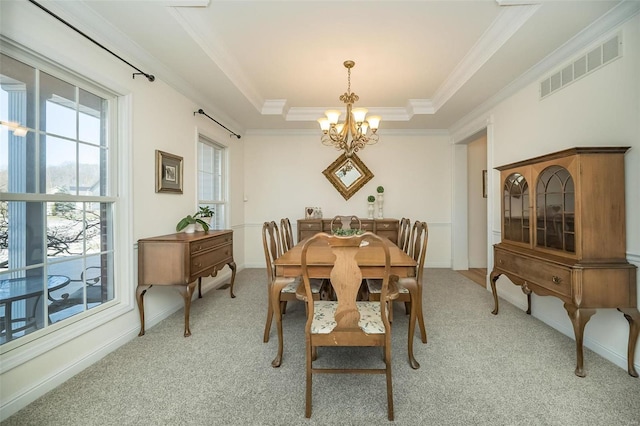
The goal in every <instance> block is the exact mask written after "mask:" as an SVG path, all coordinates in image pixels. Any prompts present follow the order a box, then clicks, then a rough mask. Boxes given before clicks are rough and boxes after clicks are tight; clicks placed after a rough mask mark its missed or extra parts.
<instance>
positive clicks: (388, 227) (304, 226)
mask: <svg viewBox="0 0 640 426" xmlns="http://www.w3.org/2000/svg"><path fill="white" fill-rule="evenodd" d="M331 220H332V218H330V219H298V242H300V241H302V240H304V239H306V238H309V237H311V236H313V235H315V234H317V233H318V232H327V233H331ZM360 221H361V222H362V230H363V231H370V232H373V233H374V234H378V235H380V236H381V237H386V238H388V239H390V240H391V241H393V243H394V244H398V226H399V223H400V221H399V220H398V219H363V218H360ZM352 226H354V224H352Z"/></svg>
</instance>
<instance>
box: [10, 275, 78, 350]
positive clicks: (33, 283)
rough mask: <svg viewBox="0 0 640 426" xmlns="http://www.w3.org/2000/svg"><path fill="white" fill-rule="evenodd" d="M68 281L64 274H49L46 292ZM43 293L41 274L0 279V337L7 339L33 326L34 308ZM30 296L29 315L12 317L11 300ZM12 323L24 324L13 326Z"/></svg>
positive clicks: (58, 288) (34, 324) (58, 287)
mask: <svg viewBox="0 0 640 426" xmlns="http://www.w3.org/2000/svg"><path fill="white" fill-rule="evenodd" d="M69 282H71V279H70V278H69V277H67V276H66V275H49V276H47V292H48V293H50V292H52V291H56V290H60V289H61V288H63V287H65V286H66V285H67V284H69ZM43 294H44V279H43V277H42V275H34V276H26V277H17V278H7V279H0V307H2V308H3V309H4V317H3V318H2V325H0V329H1V330H0V337H6V341H9V340H12V339H13V336H14V335H15V334H16V333H18V332H20V331H24V330H27V329H29V328H31V327H35V326H36V323H37V319H36V312H35V310H36V308H37V305H38V302H39V301H40V298H41V297H42V295H43ZM31 298H35V301H34V304H33V312H32V313H31V315H26V314H25V315H24V317H20V318H13V312H12V304H13V302H16V301H20V300H27V299H31ZM14 323H24V324H23V325H22V326H19V327H17V328H13V324H14Z"/></svg>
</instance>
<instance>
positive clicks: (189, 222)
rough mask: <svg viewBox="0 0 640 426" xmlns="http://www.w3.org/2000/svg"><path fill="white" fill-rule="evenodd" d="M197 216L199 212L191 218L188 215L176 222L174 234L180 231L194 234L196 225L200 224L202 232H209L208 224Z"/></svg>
mask: <svg viewBox="0 0 640 426" xmlns="http://www.w3.org/2000/svg"><path fill="white" fill-rule="evenodd" d="M198 214H199V212H198V213H196V214H194V215H193V216H192V215H190V214H189V215H187V216H185V217H183V218H182V219H180V222H178V224H177V225H176V232H180V231H182V230H184V232H186V233H192V232H195V230H196V224H200V226H202V229H203V230H204V232H207V231H209V224H208V223H207V222H205V221H204V220H202V219H200V218H198V217H196V216H198Z"/></svg>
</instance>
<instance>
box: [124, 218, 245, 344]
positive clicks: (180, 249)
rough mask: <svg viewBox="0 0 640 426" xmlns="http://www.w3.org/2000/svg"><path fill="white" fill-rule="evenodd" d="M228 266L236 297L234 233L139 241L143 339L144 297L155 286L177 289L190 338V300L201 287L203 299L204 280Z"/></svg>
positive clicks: (169, 236)
mask: <svg viewBox="0 0 640 426" xmlns="http://www.w3.org/2000/svg"><path fill="white" fill-rule="evenodd" d="M225 265H229V268H231V284H230V287H229V294H230V295H231V297H232V298H233V297H236V296H235V295H234V294H233V283H234V281H235V277H236V264H235V262H234V261H233V231H231V230H222V231H209V232H202V231H201V232H194V233H185V232H180V233H177V234H170V235H162V236H159V237H152V238H144V239H141V240H138V287H137V289H136V300H137V302H138V310H139V311H140V334H138V336H142V335H144V300H143V298H144V294H145V293H146V291H147V290H148V289H149V288H151V287H152V286H154V285H168V286H172V287H174V288H176V289H177V290H178V292H179V293H180V294H181V295H182V298H183V299H184V336H185V337H187V336H190V335H191V330H190V329H189V311H190V308H191V297H192V295H193V291H194V289H195V285H196V280H197V283H198V297H202V292H201V285H202V277H207V276H216V274H217V273H218V271H219V270H220V269H222V268H223V267H224V266H225Z"/></svg>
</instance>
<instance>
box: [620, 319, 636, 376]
mask: <svg viewBox="0 0 640 426" xmlns="http://www.w3.org/2000/svg"><path fill="white" fill-rule="evenodd" d="M618 310H619V311H620V312H622V314H623V315H624V317H625V318H626V319H627V321H629V345H628V346H627V371H628V372H629V375H630V376H632V377H638V372H637V371H636V369H635V367H634V365H633V360H634V359H635V353H636V343H637V341H638V333H639V332H640V312H638V309H637V308H618Z"/></svg>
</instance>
